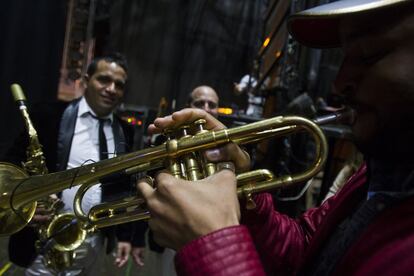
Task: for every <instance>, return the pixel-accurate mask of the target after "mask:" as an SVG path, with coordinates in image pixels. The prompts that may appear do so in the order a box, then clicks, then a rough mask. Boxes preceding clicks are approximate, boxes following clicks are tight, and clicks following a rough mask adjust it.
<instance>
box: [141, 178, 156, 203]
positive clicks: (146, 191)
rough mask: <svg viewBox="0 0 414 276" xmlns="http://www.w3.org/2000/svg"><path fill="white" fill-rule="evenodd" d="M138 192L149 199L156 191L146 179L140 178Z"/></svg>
mask: <svg viewBox="0 0 414 276" xmlns="http://www.w3.org/2000/svg"><path fill="white" fill-rule="evenodd" d="M137 190H138V192H139V193H140V194H141V195H142V196H143V197H144V199H145V200H147V199H148V198H149V197H150V196H151V195H152V194H153V193H154V191H155V189H154V188H153V187H152V185H150V184H148V182H146V181H145V179H140V180H138V182H137Z"/></svg>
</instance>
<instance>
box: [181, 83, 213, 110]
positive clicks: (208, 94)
mask: <svg viewBox="0 0 414 276" xmlns="http://www.w3.org/2000/svg"><path fill="white" fill-rule="evenodd" d="M188 103H189V106H190V107H193V108H200V109H203V110H205V111H206V112H208V113H210V114H211V115H213V116H214V117H217V116H218V104H219V97H218V95H217V93H216V91H215V90H214V89H213V88H211V87H210V86H207V85H202V86H198V87H196V88H194V90H193V91H192V92H191V93H190V95H189V100H188Z"/></svg>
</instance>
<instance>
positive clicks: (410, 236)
mask: <svg viewBox="0 0 414 276" xmlns="http://www.w3.org/2000/svg"><path fill="white" fill-rule="evenodd" d="M366 171H367V168H366V166H363V167H362V168H361V169H360V170H359V171H358V172H357V173H356V174H355V175H353V176H352V177H351V178H350V179H349V181H348V183H347V184H346V185H345V186H344V188H343V189H342V190H341V191H340V192H339V193H338V194H337V195H336V196H334V197H332V198H330V199H328V200H327V201H326V202H325V203H324V204H323V205H322V206H320V207H319V208H314V209H310V210H308V211H307V212H306V213H304V215H303V216H301V217H300V218H298V219H291V218H289V217H287V216H285V215H282V214H280V213H278V212H277V211H275V210H274V208H273V201H272V198H271V196H270V195H269V194H261V195H258V196H256V198H255V201H256V204H257V208H256V209H255V210H254V211H250V212H245V213H244V214H243V215H242V216H243V219H242V223H243V224H244V225H241V226H233V227H228V228H224V229H221V230H218V231H216V232H213V233H210V234H208V235H206V236H203V237H200V238H198V239H196V240H194V241H192V242H190V243H188V244H187V245H185V246H184V247H183V248H182V249H181V250H180V251H179V252H178V254H177V255H176V259H175V264H176V269H177V273H178V275H255V276H256V275H266V273H265V271H266V272H267V274H269V275H295V274H297V273H298V272H299V271H300V270H303V271H306V267H307V266H308V265H309V264H310V263H311V262H312V256H315V255H316V254H317V253H318V252H319V250H320V249H321V246H322V244H323V242H324V241H325V240H326V238H327V237H329V236H330V234H331V233H332V231H334V229H335V227H336V225H337V224H338V223H340V222H341V221H342V220H343V219H344V218H345V217H346V216H347V215H348V214H349V212H351V210H353V208H352V207H353V206H355V204H358V203H359V202H361V200H363V199H365V198H366V194H367V185H366ZM413 274H414V197H413V196H411V197H409V198H408V199H405V200H404V201H401V202H400V203H398V204H396V205H394V206H393V207H390V208H388V209H386V210H385V211H383V212H382V213H381V214H380V215H379V216H378V217H377V218H375V219H374V220H373V221H372V223H371V224H370V225H369V226H368V227H367V228H366V229H364V230H363V232H362V234H361V236H360V237H359V238H358V240H357V241H356V242H355V243H353V245H352V246H351V247H350V248H349V249H348V250H347V252H346V253H345V256H344V257H343V258H342V259H341V260H340V261H339V263H338V265H337V266H336V268H335V272H334V275H364V276H365V275H399V276H400V275H413Z"/></svg>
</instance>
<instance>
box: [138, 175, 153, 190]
mask: <svg viewBox="0 0 414 276" xmlns="http://www.w3.org/2000/svg"><path fill="white" fill-rule="evenodd" d="M139 181H140V182H141V181H143V182H146V183H148V184H149V185H150V186H151V187H153V188H154V186H155V181H154V178H152V177H151V176H149V175H146V176H144V177H143V178H141V179H140V180H139Z"/></svg>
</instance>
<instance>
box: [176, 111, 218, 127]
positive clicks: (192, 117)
mask: <svg viewBox="0 0 414 276" xmlns="http://www.w3.org/2000/svg"><path fill="white" fill-rule="evenodd" d="M172 119H173V121H174V123H175V124H173V126H172V127H173V128H176V127H178V126H180V125H182V124H188V123H192V122H194V121H196V120H198V119H204V120H206V125H205V128H206V129H208V130H219V129H223V128H226V127H225V126H224V125H223V124H222V123H221V122H220V121H219V120H217V119H216V118H215V117H213V116H212V115H211V114H209V113H207V112H206V111H204V110H202V109H199V108H185V109H183V110H180V111H177V112H174V113H173V114H172Z"/></svg>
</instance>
